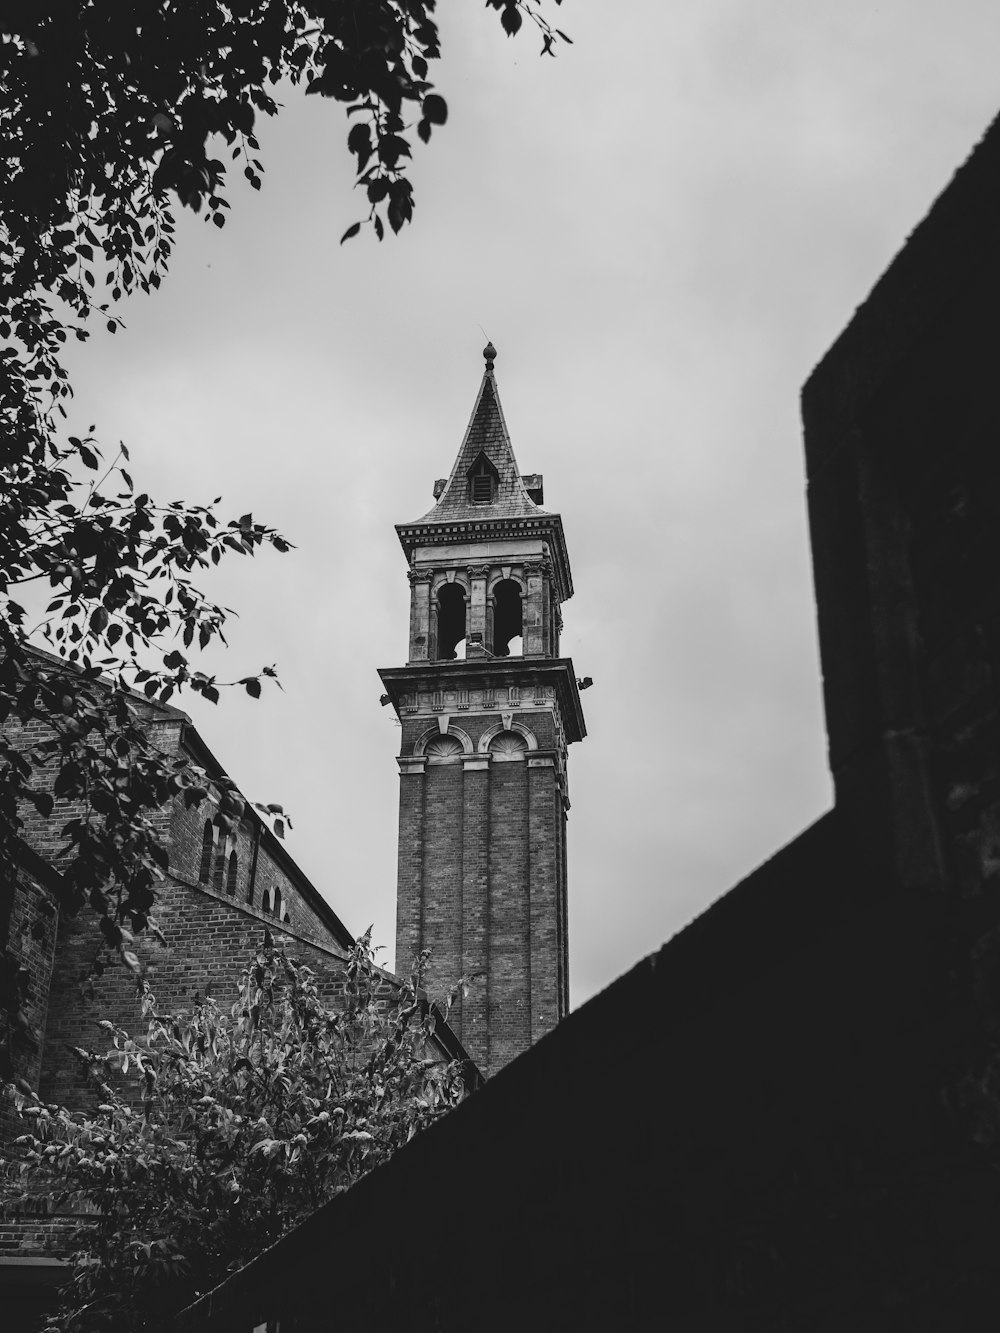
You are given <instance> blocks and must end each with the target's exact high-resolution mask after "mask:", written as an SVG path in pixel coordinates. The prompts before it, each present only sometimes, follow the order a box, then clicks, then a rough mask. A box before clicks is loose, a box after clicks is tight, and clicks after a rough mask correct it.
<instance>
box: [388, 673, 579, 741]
mask: <svg viewBox="0 0 1000 1333" xmlns="http://www.w3.org/2000/svg"><path fill="white" fill-rule="evenodd" d="M379 676H380V677H381V679H382V684H383V685H384V686H385V691H386V693H387V694H388V696H389V698H390V700H391V701H392V706H393V708H394V709H395V710H396V714H397V716H399V715H400V711H401V708H402V707H403V705H402V704H401V702H400V700H401V697H402V696H403V695H410V694H417V693H430V692H433V691H435V690H441V691H444V690H462V689H465V690H468V689H470V688H472V687H480V688H487V689H493V690H496V691H497V692H502V691H505V690H508V689H509V687H510V686H512V685H517V686H520V687H522V688H525V687H526V688H528V689H531V688H533V687H534V686H536V685H549V686H551V687H552V690H553V697H554V700H555V702H556V703H557V704H558V706H559V712H560V715H561V717H562V722H563V726H564V728H565V732H566V741H567V743H572V742H573V741H580V740H583V738H584V736H586V734H587V724H586V722H585V721H584V718H583V708H582V706H581V703H580V691H579V689H578V688H577V684H576V672H575V671H574V669H573V662H572V660H571V659H570V658H568V657H556V658H552V657H493V658H478V657H477V658H474V659H472V660H471V661H470V660H466V661H455V662H417V663H414V664H412V665H410V666H405V667H383V668H382V669H381V670H380V671H379Z"/></svg>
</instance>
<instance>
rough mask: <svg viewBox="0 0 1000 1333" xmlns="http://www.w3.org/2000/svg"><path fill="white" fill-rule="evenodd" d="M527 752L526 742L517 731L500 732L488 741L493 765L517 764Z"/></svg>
mask: <svg viewBox="0 0 1000 1333" xmlns="http://www.w3.org/2000/svg"><path fill="white" fill-rule="evenodd" d="M527 752H528V742H527V741H526V740H525V739H524V737H523V736H522V735H521V733H520V732H518V731H501V732H499V733H498V734H497V735H496V736H494V737H493V739H492V740H491V741H490V754H491V755H492V756H493V762H494V763H495V764H509V763H517V762H518V761H520V760H523V759H524V756H525V755H526V754H527Z"/></svg>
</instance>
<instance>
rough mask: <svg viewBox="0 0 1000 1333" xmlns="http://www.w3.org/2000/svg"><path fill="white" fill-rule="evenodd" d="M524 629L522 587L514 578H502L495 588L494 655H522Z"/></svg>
mask: <svg viewBox="0 0 1000 1333" xmlns="http://www.w3.org/2000/svg"><path fill="white" fill-rule="evenodd" d="M523 631H524V618H523V615H522V610H521V589H520V587H519V585H518V584H516V583H515V582H514V580H513V579H502V580H501V582H499V583H498V584H497V585H496V587H495V588H494V589H493V655H494V657H511V656H514V657H520V655H521V635H522V633H523Z"/></svg>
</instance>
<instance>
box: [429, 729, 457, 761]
mask: <svg viewBox="0 0 1000 1333" xmlns="http://www.w3.org/2000/svg"><path fill="white" fill-rule="evenodd" d="M462 753H463V751H462V742H461V741H460V740H458V739H457V737H455V736H435V737H434V739H433V740H432V741H428V743H427V747H426V749H425V750H424V754H426V756H427V763H428V764H433V765H435V766H436V765H438V764H459V763H461V761H462Z"/></svg>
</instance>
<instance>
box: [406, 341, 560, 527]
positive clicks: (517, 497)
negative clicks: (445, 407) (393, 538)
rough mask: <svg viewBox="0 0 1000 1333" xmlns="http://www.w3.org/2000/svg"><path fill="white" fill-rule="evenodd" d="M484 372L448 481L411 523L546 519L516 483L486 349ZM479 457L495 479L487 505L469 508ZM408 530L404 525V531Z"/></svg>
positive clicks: (515, 469) (517, 478)
mask: <svg viewBox="0 0 1000 1333" xmlns="http://www.w3.org/2000/svg"><path fill="white" fill-rule="evenodd" d="M483 355H484V356H485V357H486V369H485V371H484V372H483V380H482V383H481V384H480V386H479V392H478V394H477V395H476V405H475V407H474V408H473V409H472V417H471V419H470V421H469V425H468V429H467V430H466V432H465V437H464V439H463V440H462V447H461V448H460V449H459V451H458V457H457V458H456V459H455V463H454V466H453V467H452V469H451V476H450V477H449V478H448V482H447V485H446V486H445V488H444V490H443V491H442V493H441V495H440V497H439V498H438V501H437V503H436V504H435V505H434V507H433V508H432V509H429V510H428V511H427V513H426V514H424V515H422V517H420V518H418V519H416V520H415V522H417V523H445V522H449V521H454V520H456V519H497V518H524V517H527V516H529V515H530V516H536V515H541V514H546V513H547V512H548V511H547V510H545V509H542V508H541V506H540V505H536V504H535V502H534V500H532V498H531V496H530V495H529V494H528V491H527V487H526V486H525V484H524V481H523V480H522V478H521V473H520V471H519V469H518V466H517V459H516V458H515V457H514V450H513V448H512V447H511V443H510V434H509V432H508V430H507V423H506V421H504V417H503V408H502V407H501V406H500V396H499V394H498V393H497V385H496V376H495V374H494V371H493V360H494V357H495V356H496V352H495V351H494V349H493V344H492V343H490V344H489V346H488V347H487V348H486V351H485V352H484V353H483ZM480 454H484V455H485V456H486V458H487V459H488V460H489V462H490V463H491V464H492V466H493V468H494V469H495V471H496V475H497V488H496V494H495V495H494V497H493V500H492V502H491V503H489V504H473V503H472V500H471V498H470V496H469V482H468V478H469V473H470V472H471V471H472V469H473V468H474V467H475V465H476V463H477V462H478V460H479V456H480ZM407 526H410V525H407Z"/></svg>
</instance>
